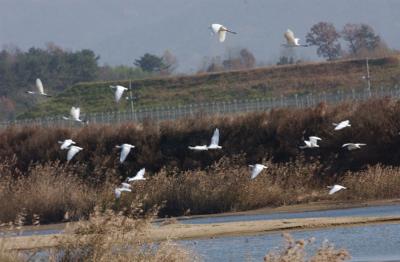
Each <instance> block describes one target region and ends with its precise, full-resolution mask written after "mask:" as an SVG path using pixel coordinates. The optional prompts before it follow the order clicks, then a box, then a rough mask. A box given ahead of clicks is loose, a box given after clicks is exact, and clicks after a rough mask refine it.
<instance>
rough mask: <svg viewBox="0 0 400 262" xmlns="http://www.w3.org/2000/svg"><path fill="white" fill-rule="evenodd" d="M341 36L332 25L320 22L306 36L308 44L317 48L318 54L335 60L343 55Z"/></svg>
mask: <svg viewBox="0 0 400 262" xmlns="http://www.w3.org/2000/svg"><path fill="white" fill-rule="evenodd" d="M339 38H340V34H339V33H338V32H337V31H336V28H335V26H334V25H333V24H332V23H327V22H319V23H318V24H315V25H313V26H312V27H311V29H310V32H309V33H308V34H307V36H306V41H307V44H309V45H313V46H317V54H318V55H319V56H322V57H325V58H327V59H328V60H334V59H336V58H338V57H339V56H340V54H341V46H340V43H339Z"/></svg>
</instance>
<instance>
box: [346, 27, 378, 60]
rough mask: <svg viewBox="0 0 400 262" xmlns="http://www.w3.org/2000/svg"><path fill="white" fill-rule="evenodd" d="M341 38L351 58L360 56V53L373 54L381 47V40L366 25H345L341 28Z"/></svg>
mask: <svg viewBox="0 0 400 262" xmlns="http://www.w3.org/2000/svg"><path fill="white" fill-rule="evenodd" d="M342 36H343V39H344V40H345V41H346V42H348V47H349V52H350V55H352V56H360V54H361V53H362V52H363V53H366V52H367V53H368V52H373V51H374V50H375V49H376V48H378V47H379V46H381V38H380V37H379V35H377V34H375V32H374V29H373V28H372V27H371V26H369V25H367V24H346V25H345V26H344V27H343V30H342ZM365 51H366V52H365Z"/></svg>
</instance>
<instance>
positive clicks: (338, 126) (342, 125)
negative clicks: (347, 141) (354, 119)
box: [333, 120, 351, 130]
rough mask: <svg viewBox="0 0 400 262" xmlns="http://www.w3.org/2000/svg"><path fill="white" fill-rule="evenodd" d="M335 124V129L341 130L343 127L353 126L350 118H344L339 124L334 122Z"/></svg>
mask: <svg viewBox="0 0 400 262" xmlns="http://www.w3.org/2000/svg"><path fill="white" fill-rule="evenodd" d="M333 125H334V126H335V130H341V129H343V128H346V127H348V126H351V125H350V121H349V120H344V121H342V122H340V123H339V124H336V123H333Z"/></svg>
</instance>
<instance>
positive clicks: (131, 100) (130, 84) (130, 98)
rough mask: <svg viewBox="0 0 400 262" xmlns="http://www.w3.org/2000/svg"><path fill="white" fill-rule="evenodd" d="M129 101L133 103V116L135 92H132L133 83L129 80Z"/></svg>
mask: <svg viewBox="0 0 400 262" xmlns="http://www.w3.org/2000/svg"><path fill="white" fill-rule="evenodd" d="M129 100H130V102H131V112H132V116H133V92H132V81H131V79H129Z"/></svg>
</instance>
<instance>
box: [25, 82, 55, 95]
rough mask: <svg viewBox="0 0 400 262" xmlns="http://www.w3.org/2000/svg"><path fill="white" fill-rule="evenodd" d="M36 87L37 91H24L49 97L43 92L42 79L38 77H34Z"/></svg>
mask: <svg viewBox="0 0 400 262" xmlns="http://www.w3.org/2000/svg"><path fill="white" fill-rule="evenodd" d="M36 89H37V91H26V92H27V93H28V94H31V95H40V96H46V97H51V96H50V95H48V94H46V93H45V92H44V88H43V83H42V80H40V79H39V78H37V79H36Z"/></svg>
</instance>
